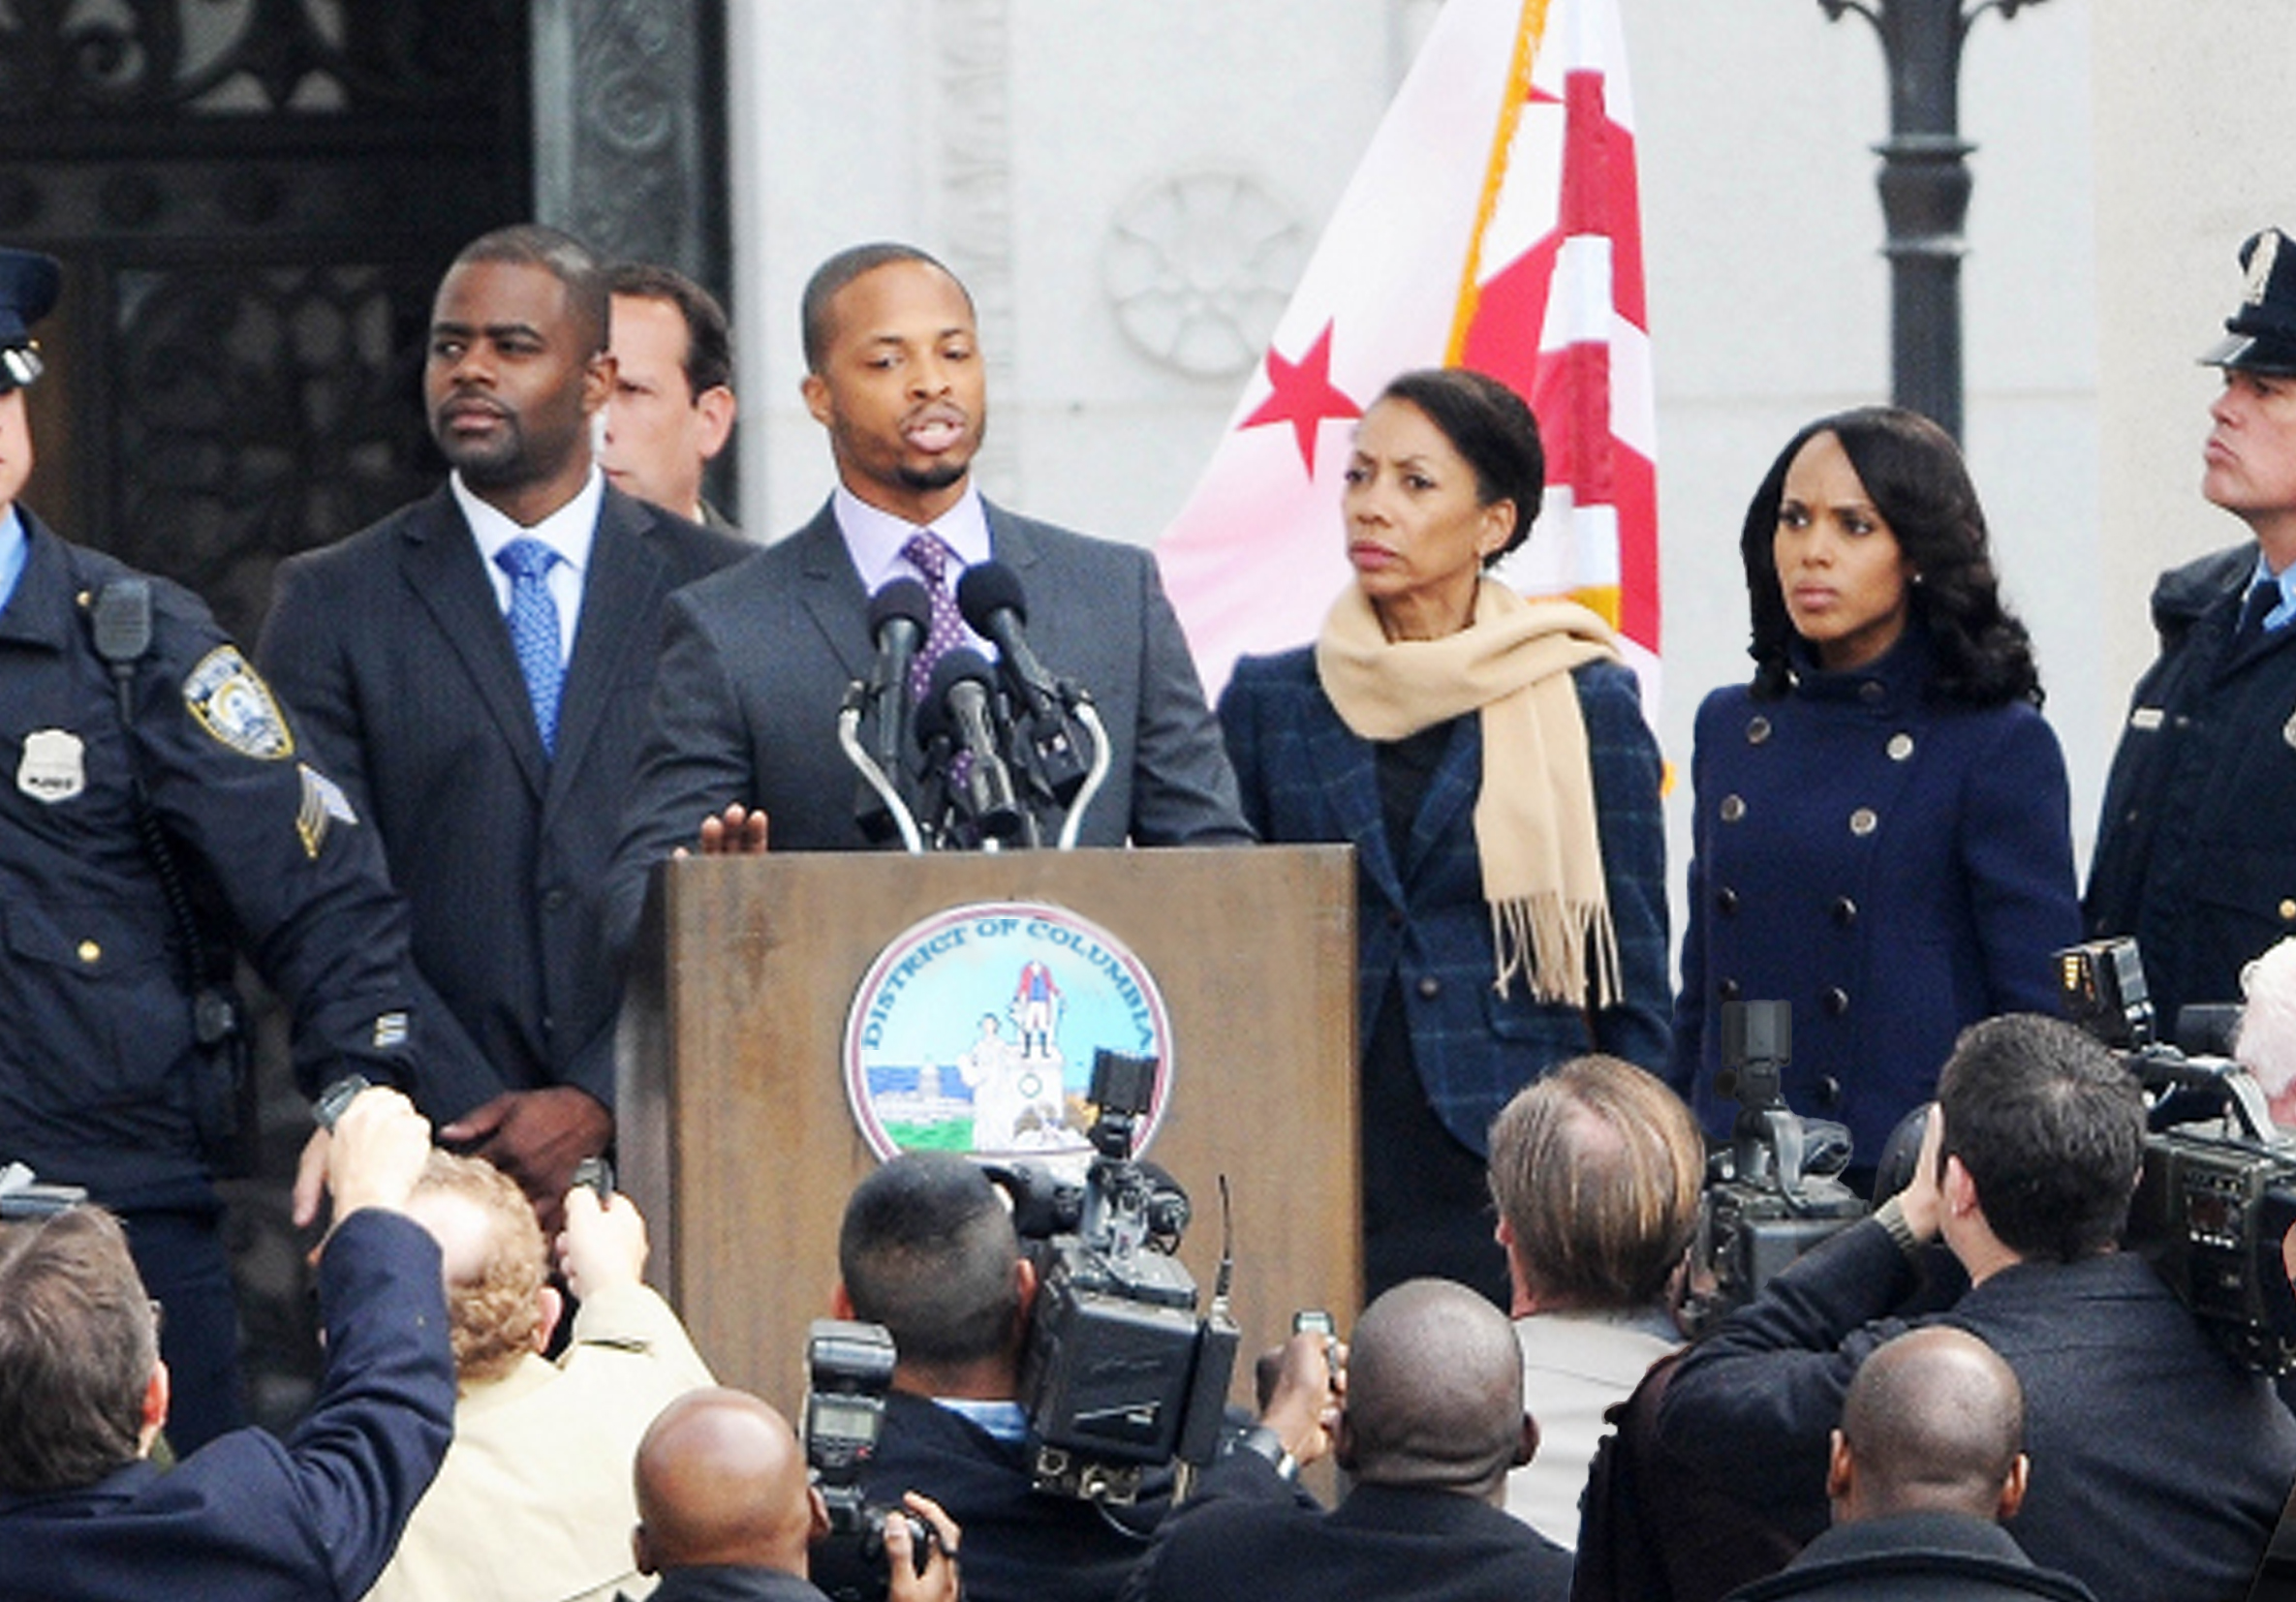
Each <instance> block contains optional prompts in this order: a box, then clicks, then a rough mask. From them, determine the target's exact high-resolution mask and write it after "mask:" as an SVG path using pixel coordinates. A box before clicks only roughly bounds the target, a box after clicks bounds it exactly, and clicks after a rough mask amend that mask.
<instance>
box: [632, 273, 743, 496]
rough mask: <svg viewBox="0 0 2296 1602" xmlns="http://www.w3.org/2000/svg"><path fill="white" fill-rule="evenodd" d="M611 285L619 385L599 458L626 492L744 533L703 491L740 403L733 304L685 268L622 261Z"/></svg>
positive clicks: (730, 431) (724, 445)
mask: <svg viewBox="0 0 2296 1602" xmlns="http://www.w3.org/2000/svg"><path fill="white" fill-rule="evenodd" d="M608 283H609V284H610V286H611V287H612V290H613V319H612V334H611V344H610V347H609V348H610V350H611V351H612V353H613V357H614V387H613V393H612V394H611V395H610V396H608V397H607V399H606V404H605V411H604V412H603V413H601V414H600V416H601V418H602V419H603V423H602V428H601V432H600V435H599V445H598V465H599V466H600V467H602V468H604V469H605V477H606V481H607V482H608V483H610V484H612V485H613V486H614V487H615V488H616V489H618V490H621V491H622V492H623V493H624V494H627V495H635V496H636V497H637V499H639V500H640V501H651V502H653V503H654V505H656V506H658V507H660V508H663V509H664V510H666V511H674V512H676V513H677V514H678V515H679V516H680V517H683V518H685V519H686V520H687V521H688V522H691V523H699V524H701V525H702V526H703V527H704V528H710V529H716V530H717V531H718V532H719V533H721V534H729V535H738V534H739V533H740V532H741V531H740V530H738V529H736V528H735V527H734V526H733V525H732V524H731V523H729V522H728V521H727V520H726V516H725V514H724V513H723V512H721V511H719V510H718V508H715V507H713V506H711V505H710V504H709V502H708V501H707V500H706V499H705V498H704V497H703V495H702V478H703V476H704V475H705V474H706V473H707V472H708V469H709V464H710V463H711V462H713V461H715V460H716V459H717V458H718V456H719V454H720V453H721V452H723V451H724V450H725V448H726V443H727V441H728V440H729V439H730V438H731V437H732V434H733V417H734V414H735V412H736V411H738V410H739V408H738V405H737V403H736V402H735V400H734V398H733V330H732V327H731V326H730V325H729V323H728V322H727V320H726V308H725V307H723V306H721V305H719V304H718V300H717V297H716V296H715V295H713V294H711V293H709V291H707V290H705V289H703V288H702V287H701V286H700V285H698V284H697V283H695V282H694V281H693V280H692V279H691V278H688V277H687V276H686V275H685V274H683V273H681V272H677V271H675V270H674V269H672V268H669V267H663V266H656V265H654V264H653V263H652V262H623V263H622V264H621V265H619V266H617V267H615V268H614V269H613V270H612V272H611V273H610V274H608Z"/></svg>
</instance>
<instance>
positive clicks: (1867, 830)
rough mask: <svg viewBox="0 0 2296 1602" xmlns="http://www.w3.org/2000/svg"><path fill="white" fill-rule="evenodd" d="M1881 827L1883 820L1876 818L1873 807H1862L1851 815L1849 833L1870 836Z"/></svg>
mask: <svg viewBox="0 0 2296 1602" xmlns="http://www.w3.org/2000/svg"><path fill="white" fill-rule="evenodd" d="M1879 827H1881V819H1880V818H1879V817H1878V816H1876V814H1875V812H1874V809H1873V808H1871V807H1860V808H1858V809H1857V811H1855V812H1853V813H1851V814H1850V815H1849V832H1850V833H1851V834H1854V835H1859V836H1864V835H1869V834H1872V833H1873V832H1874V831H1875V830H1876V829H1877V828H1879Z"/></svg>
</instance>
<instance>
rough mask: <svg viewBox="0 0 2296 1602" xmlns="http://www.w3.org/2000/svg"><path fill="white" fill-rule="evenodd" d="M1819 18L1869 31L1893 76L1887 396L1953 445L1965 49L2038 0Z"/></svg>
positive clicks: (1879, 1) (1965, 200)
mask: <svg viewBox="0 0 2296 1602" xmlns="http://www.w3.org/2000/svg"><path fill="white" fill-rule="evenodd" d="M1817 3H1818V6H1819V7H1820V8H1821V9H1822V10H1823V11H1824V12H1825V14H1826V19H1827V20H1828V21H1832V22H1839V21H1840V20H1841V19H1842V15H1843V14H1844V13H1845V12H1854V13H1856V14H1857V15H1859V16H1862V17H1864V18H1865V19H1866V20H1867V21H1868V22H1870V23H1872V24H1873V25H1874V31H1875V32H1876V33H1877V34H1878V35H1879V36H1880V39H1881V53H1882V56H1883V59H1884V60H1885V61H1886V63H1887V64H1888V68H1889V138H1888V139H1885V140H1883V141H1882V142H1881V143H1879V144H1877V145H1876V146H1874V150H1875V152H1876V154H1877V155H1879V156H1880V157H1881V171H1880V174H1879V176H1878V177H1877V183H1878V185H1879V187H1880V190H1881V214H1882V218H1883V220H1884V222H1885V223H1886V224H1887V227H1888V231H1889V233H1888V243H1887V244H1885V245H1884V246H1883V247H1882V254H1883V255H1884V256H1886V257H1888V258H1889V269H1890V392H1891V397H1892V398H1893V399H1894V400H1895V401H1896V402H1897V404H1898V405H1900V406H1906V407H1910V408H1912V409H1913V410H1914V411H1916V412H1922V413H1926V414H1927V415H1928V416H1931V417H1933V418H1934V419H1936V420H1937V422H1938V423H1939V425H1940V426H1941V427H1943V428H1944V430H1945V431H1946V432H1947V433H1949V434H1951V435H1952V436H1953V437H1954V438H1955V439H1957V440H1958V439H1960V438H1961V410H1962V408H1961V401H1962V384H1961V259H1962V257H1963V256H1965V255H1967V254H1968V251H1969V247H1968V245H1967V243H1966V242H1965V241H1964V239H1963V236H1962V227H1963V225H1964V224H1965V223H1966V222H1967V221H1968V218H1969V211H1970V169H1969V161H1968V157H1969V154H1970V151H1972V150H1974V149H1975V148H1976V146H1975V145H1974V144H1971V143H1970V142H1969V141H1968V140H1966V139H1963V138H1962V137H1961V129H1960V123H1961V92H1960V91H1961V46H1962V41H1963V40H1964V39H1966V38H1968V36H1969V31H1970V26H1971V25H1972V24H1973V23H1975V21H1976V20H1977V18H1978V17H1980V16H1982V15H1985V14H1986V13H1987V12H1989V11H1998V12H2000V13H2001V18H2002V20H2003V21H2006V20H2008V19H2009V18H2011V17H2014V16H2015V15H2017V13H2018V12H2019V11H2021V10H2023V9H2024V8H2025V7H2027V6H2037V5H2039V4H2040V3H2041V0H1980V3H1979V4H1977V5H1974V6H1972V7H1970V9H1969V10H1968V11H1966V12H1965V11H1964V10H1963V9H1962V7H1961V4H1960V0H1817Z"/></svg>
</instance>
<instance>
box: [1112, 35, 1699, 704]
mask: <svg viewBox="0 0 2296 1602" xmlns="http://www.w3.org/2000/svg"><path fill="white" fill-rule="evenodd" d="M1649 325H1650V324H1649V319H1648V316H1647V314H1646V312H1645V310H1644V297H1643V279H1642V226H1641V204H1640V200H1639V194H1638V190H1637V186H1636V180H1635V164H1634V118H1633V108H1632V103H1631V101H1630V99H1629V95H1628V89H1627V74H1626V48H1625V42H1624V38H1623V36H1622V33H1621V30H1620V26H1619V17H1618V6H1617V0H1447V3H1446V4H1445V5H1444V6H1443V10H1442V12H1441V13H1439V14H1438V15H1437V17H1436V20H1435V23H1434V26H1433V27H1432V28H1431V29H1430V30H1429V33H1428V36H1427V40H1426V43H1425V44H1424V45H1423V46H1421V48H1420V51H1419V55H1418V58H1417V60H1416V61H1415V62H1414V63H1413V64H1412V70H1411V73H1410V75H1409V76H1408V77H1406V78H1405V80H1404V83H1403V86H1402V88H1401V89H1400V90H1399V91H1398V92H1397V94H1396V97H1395V101H1394V104H1393V105H1392V106H1390V107H1389V108H1388V110H1387V114H1386V117H1385V119H1384V120H1383V121H1382V122H1381V124H1380V128H1379V131H1378V133H1377V134H1376V135H1374V137H1373V139H1372V142H1371V146H1370V148H1369V149H1368V150H1367V151H1366V152H1365V153H1364V156H1363V160H1362V162H1361V164H1360V165H1359V166H1358V167H1357V168H1356V169H1355V174H1354V176H1353V178H1352V179H1350V182H1349V184H1348V188H1347V191H1346V193H1345V194H1344V195H1343V196H1342V197H1341V199H1340V203H1339V208H1338V210H1337V211H1336V212H1335V213H1334V215H1333V217H1332V220H1331V223H1330V225H1329V226H1328V227H1327V228H1326V229H1325V230H1324V232H1323V237H1322V239H1321V241H1320V242H1319V244H1318V246H1317V248H1316V253H1315V255H1314V257H1313V258H1312V259H1311V260H1310V262H1309V263H1308V267H1307V271H1306V272H1305V274H1303V275H1302V277H1301V279H1300V283H1299V288H1298V289H1297V290H1296V291H1295V292H1294V293H1293V294H1292V297H1291V302H1290V304H1289V306H1288V308H1287V309H1286V310H1285V313H1284V316H1283V319H1282V321H1281V322H1280V323H1278V324H1277V327H1276V332H1275V337H1274V338H1273V339H1272V340H1271V341H1270V342H1269V345H1268V349H1267V353H1266V354H1265V356H1264V357H1263V358H1262V360H1261V362H1260V364H1259V366H1258V368H1257V370H1256V371H1255V372H1254V374H1253V376H1252V378H1251V380H1250V381H1249V383H1248V384H1247V385H1246V387H1245V391H1244V395H1243V398H1242V399H1241V400H1240V401H1239V402H1238V404H1237V406H1236V409H1235V412H1234V414H1233V416H1232V417H1231V419H1230V421H1229V424H1228V428H1227V432H1226V435H1225V436H1223V438H1222V440H1221V442H1220V445H1219V447H1218V448H1217V450H1216V451H1215V452H1214V455H1213V458H1212V461H1211V464H1210V466H1209V467H1208V468H1207V469H1206V470H1205V473H1204V476H1203V478H1202V479H1201V480H1200V481H1199V482H1198V483H1197V485H1196V488H1195V494H1194V495H1193V496H1191V497H1190V499H1189V502H1188V504H1187V505H1186V506H1185V507H1184V508H1182V509H1181V512H1180V515H1179V516H1178V517H1177V518H1176V519H1175V520H1174V521H1173V523H1172V525H1171V526H1170V528H1169V529H1167V530H1166V531H1165V533H1164V539H1162V541H1161V542H1160V543H1159V545H1158V547H1157V550H1158V555H1159V557H1160V559H1161V560H1162V562H1163V564H1164V581H1165V584H1166V586H1167V587H1168V588H1169V590H1170V592H1171V597H1172V602H1173V604H1174V606H1176V607H1177V608H1178V610H1179V613H1180V617H1181V621H1182V622H1183V623H1184V624H1185V625H1186V626H1187V629H1188V635H1189V640H1190V642H1191V644H1192V646H1193V647H1194V649H1195V657H1196V662H1197V665H1198V666H1199V668H1200V669H1201V670H1202V672H1203V675H1204V680H1205V684H1206V686H1207V687H1208V688H1210V689H1212V690H1213V691H1214V692H1215V693H1216V692H1217V690H1218V688H1219V686H1221V685H1222V684H1224V683H1225V682H1226V678H1227V673H1228V668H1229V666H1230V664H1231V663H1232V662H1234V661H1235V659H1236V657H1238V656H1239V655H1242V654H1245V653H1247V652H1264V651H1275V650H1282V649H1285V648H1288V647H1289V646H1294V645H1299V644H1303V643H1305V642H1307V641H1308V640H1311V639H1313V638H1314V637H1315V635H1316V632H1317V630H1318V628H1319V626H1320V625H1321V623H1322V621H1323V614H1324V613H1325V611H1327V610H1328V609H1329V607H1330V605H1331V602H1332V600H1333V599H1334V598H1335V597H1336V596H1337V595H1338V594H1339V593H1340V591H1341V589H1342V588H1343V587H1345V586H1346V585H1347V584H1348V583H1350V581H1351V580H1350V570H1349V568H1348V564H1347V555H1346V547H1345V539H1344V536H1343V531H1342V526H1341V522H1340V489H1341V476H1342V474H1343V473H1344V472H1345V471H1346V468H1347V463H1348V455H1349V438H1350V431H1351V429H1352V426H1353V420H1354V419H1355V418H1356V417H1359V416H1362V413H1363V409H1364V408H1365V407H1366V406H1368V405H1370V404H1371V402H1372V401H1373V399H1374V398H1376V397H1377V396H1378V394H1379V392H1380V389H1381V386H1382V385H1385V384H1386V382H1387V381H1388V380H1389V379H1391V378H1393V377H1394V376H1395V375H1396V374H1397V373H1400V372H1403V371H1406V370H1408V369H1410V368H1414V367H1434V366H1462V367H1473V368H1475V369H1477V370H1479V371H1481V372H1484V373H1488V374H1490V375H1491V376H1492V377H1494V378H1498V379H1502V380H1505V382H1506V383H1507V384H1509V385H1513V386H1514V387H1515V388H1516V389H1517V390H1518V391H1519V392H1520V393H1521V394H1522V395H1523V396H1524V398H1525V399H1527V400H1529V401H1530V402H1531V405H1532V410H1533V411H1535V412H1536V414H1537V416H1538V423H1539V431H1540V434H1541V435H1542V437H1543V439H1544V443H1545V446H1546V457H1547V488H1546V498H1545V502H1544V504H1543V506H1542V508H1541V510H1540V512H1539V516H1538V520H1537V522H1536V525H1535V526H1534V527H1533V529H1532V531H1531V538H1530V539H1528V540H1527V541H1525V542H1524V544H1523V545H1522V546H1521V547H1519V548H1518V549H1517V550H1516V551H1515V552H1514V553H1513V554H1512V555H1511V556H1509V557H1508V558H1507V560H1506V562H1505V564H1503V565H1502V567H1501V569H1500V573H1501V576H1503V577H1504V578H1505V579H1506V580H1507V581H1508V582H1510V583H1512V584H1513V585H1514V586H1515V587H1516V588H1517V589H1520V590H1522V591H1523V592H1524V593H1526V594H1529V595H1538V596H1547V595H1564V596H1569V597H1571V598H1572V599H1575V600H1578V601H1584V602H1586V603H1587V604H1588V605H1590V606H1592V607H1594V608H1595V609H1596V610H1597V611H1598V612H1600V613H1601V614H1602V615H1603V616H1605V617H1607V618H1608V619H1610V620H1611V622H1612V624H1613V625H1614V626H1616V627H1617V628H1618V630H1619V632H1620V633H1621V635H1622V637H1623V641H1624V643H1625V645H1626V648H1627V652H1628V656H1629V661H1630V662H1632V664H1633V665H1634V666H1635V668H1636V669H1637V670H1638V671H1639V672H1640V673H1641V675H1642V681H1643V692H1644V697H1645V701H1646V704H1654V703H1655V693H1656V690H1657V685H1658V651H1659V548H1658V502H1657V488H1656V478H1655V475H1654V471H1653V461H1654V459H1655V454H1656V451H1655V441H1654V434H1655V428H1654V423H1653V399H1652V387H1651V375H1650V337H1649Z"/></svg>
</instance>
